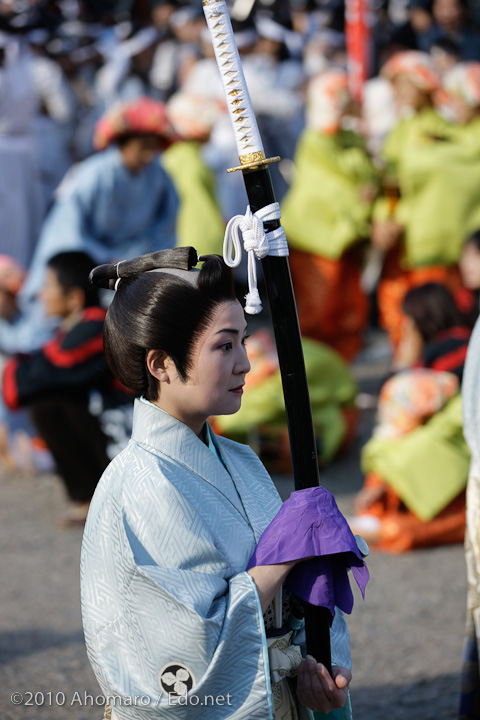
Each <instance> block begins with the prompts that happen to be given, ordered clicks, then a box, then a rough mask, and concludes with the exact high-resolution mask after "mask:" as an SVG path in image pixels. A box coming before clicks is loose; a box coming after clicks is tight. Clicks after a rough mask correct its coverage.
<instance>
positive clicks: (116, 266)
mask: <svg viewBox="0 0 480 720" xmlns="http://www.w3.org/2000/svg"><path fill="white" fill-rule="evenodd" d="M196 263H197V254H196V252H195V250H194V249H193V248H174V249H172V250H162V251H160V252H157V253H150V254H148V255H142V256H141V257H138V258H134V259H133V260H125V261H122V262H120V263H111V264H108V265H100V266H99V267H97V268H95V269H94V270H93V271H92V273H91V275H90V281H91V282H92V283H93V284H95V285H98V286H100V287H104V288H115V286H116V288H117V289H116V292H115V297H114V298H113V300H112V303H111V305H110V307H109V309H108V312H107V317H106V320H105V327H104V345H105V356H106V359H107V362H108V365H109V367H110V369H111V370H112V372H113V374H114V375H115V377H117V378H118V379H119V380H120V382H121V383H122V384H123V385H124V386H125V387H127V388H128V389H129V390H131V391H132V392H134V393H135V394H136V395H138V396H139V395H143V396H144V397H145V398H146V399H147V400H155V399H156V398H157V397H158V381H157V379H156V378H154V377H153V375H151V374H150V372H149V371H148V369H147V363H146V358H147V353H148V351H149V350H163V351H164V352H165V353H166V354H167V355H169V356H170V357H171V358H172V360H173V361H174V363H175V367H176V369H177V372H178V374H179V376H180V378H181V379H182V380H184V381H186V380H187V377H188V372H189V370H191V365H190V363H191V353H192V349H193V346H194V343H195V341H196V339H197V338H198V336H199V335H200V334H201V332H202V331H203V330H204V329H205V328H206V326H207V325H208V323H209V321H210V319H211V317H212V315H213V313H214V311H215V308H216V307H217V306H218V305H219V304H220V303H222V302H228V301H234V300H236V296H235V291H234V286H233V275H232V272H231V270H230V268H228V267H227V265H225V263H224V261H223V259H222V258H221V257H220V256H218V255H204V256H202V263H203V266H202V267H201V269H200V270H199V271H198V273H197V275H196V278H195V284H193V283H191V282H189V281H188V279H184V278H182V277H178V276H176V275H175V274H172V273H170V272H165V273H162V272H161V270H162V268H165V269H166V268H175V269H178V270H185V271H187V270H191V268H192V267H193V266H194V265H195V264H196ZM150 270H156V271H157V272H149V271H150ZM193 272H194V271H192V273H193ZM179 275H181V273H179Z"/></svg>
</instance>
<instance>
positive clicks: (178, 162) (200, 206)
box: [162, 140, 225, 255]
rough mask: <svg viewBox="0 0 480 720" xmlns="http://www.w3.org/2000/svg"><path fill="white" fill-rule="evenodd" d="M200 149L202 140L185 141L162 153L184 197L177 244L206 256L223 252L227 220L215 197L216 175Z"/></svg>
mask: <svg viewBox="0 0 480 720" xmlns="http://www.w3.org/2000/svg"><path fill="white" fill-rule="evenodd" d="M200 150H201V144H200V143H199V142H197V141H196V140H185V141H183V142H178V143H175V144H174V145H172V146H171V147H169V148H168V150H166V151H165V152H164V153H163V156H162V164H163V166H164V167H165V170H166V171H167V172H168V174H169V175H170V177H171V178H172V180H173V182H174V184H175V188H176V190H177V192H178V195H179V197H180V208H179V211H178V216H177V246H183V245H192V246H193V247H194V248H195V249H196V250H197V251H198V252H199V253H203V254H204V255H207V254H209V253H216V254H219V255H221V254H222V248H223V236H224V232H225V223H224V222H223V219H222V215H221V212H220V209H219V207H218V204H217V201H216V199H215V185H214V179H213V175H212V173H211V172H210V170H209V169H208V168H207V166H206V165H205V163H204V162H203V160H202V156H201V152H200Z"/></svg>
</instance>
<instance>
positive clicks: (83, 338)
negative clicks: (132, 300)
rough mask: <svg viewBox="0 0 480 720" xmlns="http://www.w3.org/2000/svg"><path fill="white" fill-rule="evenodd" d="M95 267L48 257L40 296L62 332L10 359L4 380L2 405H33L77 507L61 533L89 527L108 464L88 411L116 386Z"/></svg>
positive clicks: (83, 258)
mask: <svg viewBox="0 0 480 720" xmlns="http://www.w3.org/2000/svg"><path fill="white" fill-rule="evenodd" d="M93 267H94V262H93V261H92V259H91V258H90V257H89V256H88V255H86V254H85V253H83V252H66V253H59V254H57V255H55V256H54V257H53V258H51V260H50V261H49V263H48V266H47V274H46V279H45V284H44V287H43V290H42V292H41V294H40V297H41V300H42V301H43V304H44V306H45V313H46V315H47V316H49V317H57V318H60V320H61V321H60V326H59V328H58V330H57V332H56V335H55V337H54V339H53V340H52V341H51V342H49V343H48V344H47V345H45V346H44V347H43V348H42V349H41V350H39V351H38V352H36V353H34V354H32V355H28V356H27V355H17V356H15V357H13V358H12V359H11V360H9V361H8V363H7V364H6V366H5V370H4V374H3V399H4V402H5V404H6V405H7V407H8V408H9V409H11V410H14V409H16V408H19V407H22V406H28V408H29V412H30V417H31V419H32V421H33V424H34V425H35V427H36V429H37V432H38V433H39V435H40V437H42V438H43V440H44V441H45V443H46V445H47V447H48V448H49V450H50V452H51V454H52V456H53V458H54V460H55V464H56V466H57V471H58V473H59V475H60V476H61V477H62V480H63V481H64V483H65V487H66V490H67V493H68V495H69V497H70V499H71V501H72V507H71V508H70V510H69V512H68V513H67V514H66V515H65V517H64V518H63V521H62V524H63V525H64V526H70V525H76V524H82V523H83V522H84V521H85V518H86V516H87V511H88V507H89V504H90V500H91V497H92V495H93V491H94V490H95V487H96V485H97V481H98V479H99V478H100V476H101V474H102V473H103V471H104V469H105V468H106V466H107V465H108V463H109V461H110V459H109V457H108V455H107V437H106V435H105V434H104V433H103V431H102V428H101V426H100V422H99V419H98V418H97V417H94V416H93V415H92V414H91V413H90V412H89V394H90V392H91V391H92V390H93V389H97V390H100V391H103V392H107V393H108V392H109V390H110V388H111V386H112V378H111V375H110V373H109V371H108V370H107V365H106V362H105V358H104V354H103V322H104V319H105V314H106V311H105V310H104V309H103V308H101V307H99V302H98V294H97V290H96V289H95V288H93V287H92V286H90V284H89V280H88V276H89V273H90V270H91V269H92V268H93Z"/></svg>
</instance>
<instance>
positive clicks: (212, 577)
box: [81, 401, 351, 720]
mask: <svg viewBox="0 0 480 720" xmlns="http://www.w3.org/2000/svg"><path fill="white" fill-rule="evenodd" d="M210 439H212V436H211V435H210ZM212 441H213V442H214V445H215V449H216V452H215V453H214V452H212V450H211V449H210V447H207V445H206V444H205V443H203V442H202V441H201V440H200V439H199V438H198V437H197V436H196V435H195V433H194V432H193V431H192V430H190V429H189V428H188V427H187V426H186V425H184V424H183V423H181V422H179V421H178V420H175V419H174V418H172V417H171V416H170V415H168V414H167V413H165V412H164V411H162V410H160V409H159V408H157V407H155V406H153V405H151V404H149V403H146V402H144V401H135V415H134V424H133V433H132V441H131V442H130V443H129V445H128V446H127V447H126V448H125V449H124V450H123V451H122V452H121V453H119V454H118V455H117V456H116V457H115V459H114V460H113V461H112V463H110V465H109V467H108V468H107V470H106V471H105V473H104V474H103V476H102V478H101V480H100V482H99V484H98V486H97V490H96V492H95V495H94V498H93V501H92V503H91V506H90V512H89V515H88V519H87V524H86V527H85V534H84V538H83V547H82V561H81V575H82V614H83V622H84V629H85V640H86V644H87V651H88V655H89V659H90V662H91V664H92V667H93V670H94V672H95V675H96V677H97V680H98V682H99V684H100V686H101V688H102V691H103V693H104V695H105V696H106V697H108V698H112V697H113V700H112V701H111V702H110V705H111V707H112V714H111V717H112V718H113V720H115V719H116V718H119V719H121V720H145V718H162V719H165V720H167V719H168V718H175V719H176V720H191V718H193V717H194V718H196V719H197V720H207V719H208V720H223V718H230V719H231V720H273V718H274V707H273V703H272V687H271V681H270V664H269V656H268V647H267V637H266V633H265V625H264V618H263V614H262V610H261V606H260V602H259V598H258V594H257V591H256V587H255V583H254V582H253V580H252V578H251V576H250V575H249V574H248V573H247V572H245V568H246V567H247V565H248V562H249V559H250V558H251V556H252V554H253V552H254V550H255V547H256V546H257V544H258V542H259V540H260V537H261V535H262V533H263V532H264V530H265V528H266V527H267V525H268V524H269V523H270V522H271V520H272V519H273V517H274V516H275V515H276V514H277V512H278V510H279V509H280V506H281V500H280V498H279V496H278V494H277V492H276V490H275V487H274V485H273V483H272V481H271V479H270V477H269V476H268V474H267V473H266V472H265V469H264V467H263V466H262V464H261V463H260V461H259V460H258V458H257V457H256V456H255V454H254V453H253V452H252V450H251V449H250V448H249V447H247V446H245V445H240V444H238V443H234V442H232V441H231V440H227V439H225V438H219V437H215V438H213V439H212ZM331 639H332V662H333V663H334V664H337V665H342V666H349V665H350V664H351V661H350V650H349V643H348V631H347V629H346V624H345V620H344V618H343V614H342V613H341V612H340V611H338V612H336V613H335V618H334V621H333V624H332V629H331ZM190 690H192V692H193V694H194V696H192V694H191V693H190V704H188V703H186V702H185V703H184V702H181V701H180V700H181V699H182V698H184V699H188V698H186V694H187V693H188V691H190ZM227 693H228V696H227ZM140 697H141V698H143V702H142V703H141V704H139V703H136V704H135V703H133V702H131V703H129V702H128V701H129V700H131V699H132V698H140ZM207 697H210V698H211V700H213V699H214V698H220V699H221V702H218V703H216V704H213V706H212V702H211V700H210V702H208V701H206V698H207ZM116 699H117V704H116V705H115V700H116ZM196 699H198V702H195V701H196ZM204 700H205V701H204ZM120 706H121V707H120ZM319 717H322V716H321V715H320V716H319ZM329 717H330V716H329ZM337 717H341V718H342V720H351V712H350V704H349V703H348V702H347V704H346V706H345V708H344V710H342V711H340V713H339V715H338V716H337Z"/></svg>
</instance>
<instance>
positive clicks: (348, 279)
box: [289, 247, 369, 361]
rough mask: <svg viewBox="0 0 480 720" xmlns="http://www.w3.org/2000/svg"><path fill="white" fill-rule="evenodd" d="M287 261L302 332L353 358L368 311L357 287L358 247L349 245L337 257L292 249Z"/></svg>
mask: <svg viewBox="0 0 480 720" xmlns="http://www.w3.org/2000/svg"><path fill="white" fill-rule="evenodd" d="M289 261H290V270H291V273H292V282H293V287H294V290H295V298H296V301H297V310H298V319H299V323H300V330H301V333H302V335H304V336H306V337H310V338H313V339H314V340H318V341H319V342H323V343H325V344H326V345H329V346H330V347H332V348H333V349H334V350H336V351H337V352H338V353H339V354H340V355H341V356H342V357H343V358H344V359H345V360H347V361H351V360H353V359H354V357H355V355H356V354H357V353H358V351H359V350H360V349H361V346H362V335H361V333H362V331H363V330H364V329H365V327H366V324H367V320H368V312H369V303H368V299H367V297H366V295H365V294H364V292H363V291H362V289H361V287H360V274H361V267H362V266H361V261H362V249H361V248H358V247H354V248H351V249H350V250H347V251H346V252H345V253H344V254H343V255H342V257H341V258H339V259H338V260H331V259H330V258H326V257H323V256H321V255H314V254H312V253H307V252H303V251H301V250H295V249H293V250H292V251H291V253H290V258H289Z"/></svg>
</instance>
